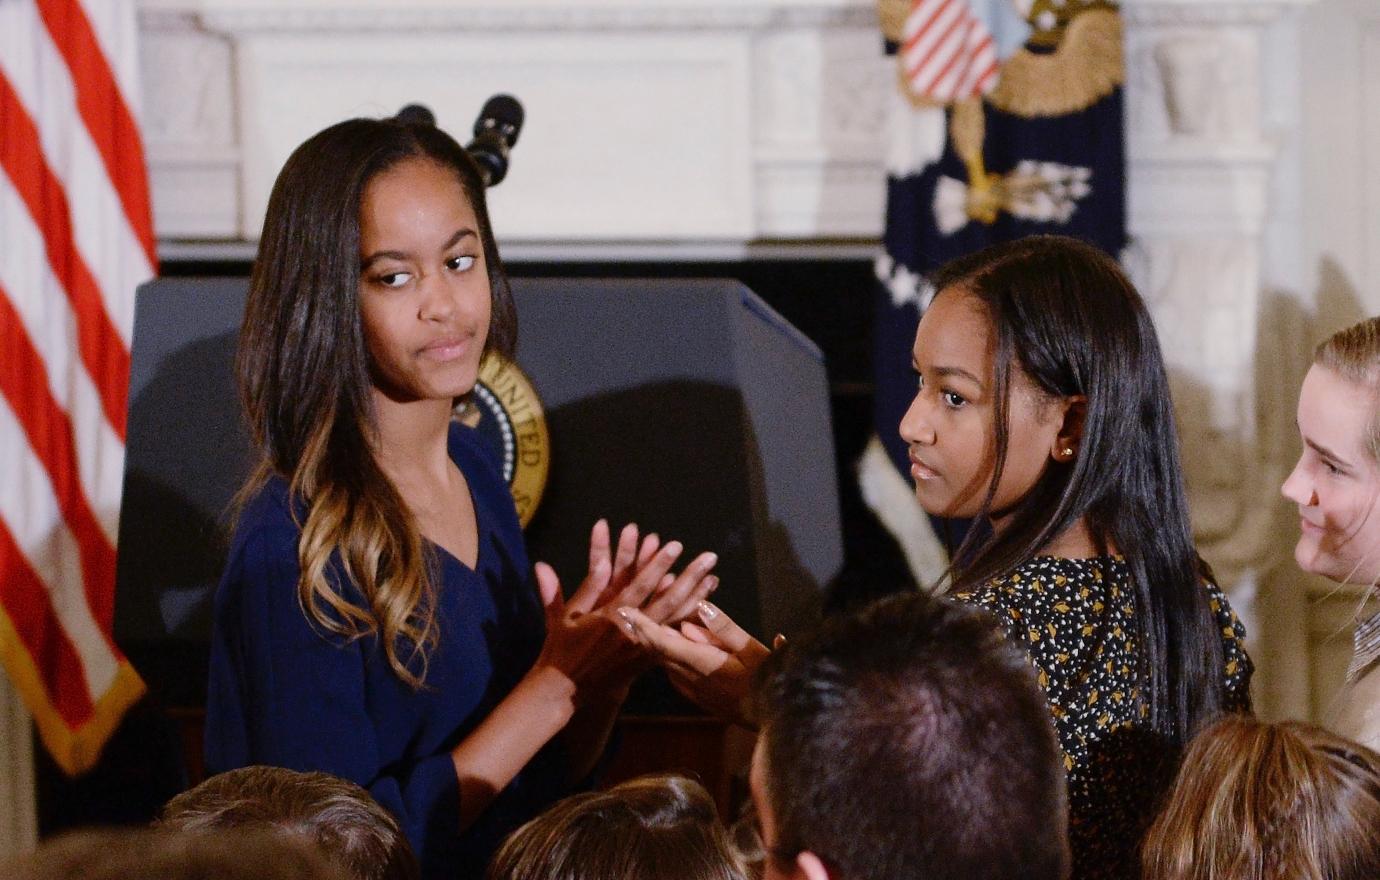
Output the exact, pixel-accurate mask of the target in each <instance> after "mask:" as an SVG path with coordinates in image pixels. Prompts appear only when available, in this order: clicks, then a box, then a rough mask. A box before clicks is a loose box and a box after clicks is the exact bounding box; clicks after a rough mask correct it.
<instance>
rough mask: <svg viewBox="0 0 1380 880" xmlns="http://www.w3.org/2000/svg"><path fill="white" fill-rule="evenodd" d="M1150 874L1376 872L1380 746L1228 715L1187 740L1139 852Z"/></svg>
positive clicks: (1219, 877) (1328, 877)
mask: <svg viewBox="0 0 1380 880" xmlns="http://www.w3.org/2000/svg"><path fill="white" fill-rule="evenodd" d="M1141 862H1142V866H1143V868H1144V876H1145V877H1146V878H1147V880H1373V878H1376V877H1380V755H1377V754H1376V753H1375V752H1373V751H1371V750H1370V749H1367V748H1366V747H1364V746H1362V745H1358V744H1357V743H1354V742H1351V741H1350V740H1347V739H1344V738H1343V737H1340V736H1337V735H1335V734H1333V733H1329V732H1328V731H1326V730H1323V729H1322V728H1320V727H1316V726H1314V725H1312V724H1305V723H1303V722H1299V721H1285V722H1279V723H1274V724H1270V723H1266V722H1264V721H1259V720H1257V719H1255V718H1251V717H1249V716H1245V715H1232V716H1227V717H1226V718H1223V719H1221V720H1220V721H1218V722H1216V723H1214V724H1213V725H1211V726H1209V727H1208V728H1206V729H1205V730H1204V731H1203V732H1202V733H1201V734H1199V735H1198V737H1197V738H1195V739H1194V740H1193V742H1192V744H1191V745H1190V746H1189V748H1188V751H1187V753H1186V754H1185V757H1184V762H1183V765H1182V766H1181V767H1180V768H1179V774H1178V777H1177V778H1176V779H1175V782H1174V787H1173V788H1172V789H1171V790H1170V792H1169V795H1168V798H1167V800H1166V806H1165V808H1164V811H1163V812H1162V813H1161V814H1160V816H1159V818H1157V819H1156V820H1155V823H1154V825H1153V826H1151V828H1150V832H1149V833H1148V834H1147V835H1146V838H1145V842H1144V845H1143V848H1142V852H1141Z"/></svg>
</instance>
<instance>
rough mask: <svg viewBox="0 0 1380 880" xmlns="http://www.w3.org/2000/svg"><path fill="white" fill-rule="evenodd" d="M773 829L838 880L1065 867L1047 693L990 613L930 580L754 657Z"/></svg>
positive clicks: (991, 876) (1061, 797)
mask: <svg viewBox="0 0 1380 880" xmlns="http://www.w3.org/2000/svg"><path fill="white" fill-rule="evenodd" d="M758 702H759V713H760V719H761V721H762V725H763V726H762V741H761V743H760V745H759V749H760V750H761V754H760V759H761V760H762V761H763V764H764V767H763V769H764V771H765V772H764V780H765V789H766V790H765V797H766V801H767V805H768V807H769V808H770V811H771V814H772V818H773V825H774V826H775V830H776V834H775V838H776V839H775V840H774V841H771V844H772V850H771V852H770V853H769V854H768V858H771V859H775V860H776V861H777V863H778V864H789V863H790V862H791V861H793V860H794V859H795V857H796V856H797V855H798V854H799V853H801V852H802V851H806V850H808V851H810V852H812V853H814V855H816V856H817V857H819V858H820V860H821V861H822V862H823V863H824V864H825V866H827V867H828V868H829V870H830V872H831V873H835V872H836V876H839V877H842V878H846V880H901V878H913V877H924V878H926V880H949V878H953V880H1012V878H1022V880H1061V878H1064V877H1065V876H1067V874H1068V870H1069V853H1068V842H1067V831H1066V827H1067V818H1066V804H1065V779H1064V768H1063V766H1062V764H1061V763H1060V757H1059V748H1058V744H1057V741H1056V739H1055V735H1054V729H1053V726H1052V724H1051V720H1050V716H1049V708H1048V706H1047V704H1046V700H1045V696H1044V694H1043V692H1042V691H1041V690H1040V688H1039V685H1038V684H1037V682H1036V680H1035V672H1034V670H1033V668H1032V667H1031V666H1030V663H1029V661H1028V660H1027V658H1026V657H1025V655H1024V653H1023V652H1022V651H1021V650H1020V648H1018V647H1016V646H1015V645H1012V644H1011V643H1009V642H1008V641H1007V640H1006V639H1005V637H1004V636H1003V635H1002V633H1001V631H1000V629H999V627H998V625H997V623H996V621H995V620H993V619H992V618H991V617H989V616H988V615H987V614H986V612H983V611H980V610H979V609H976V608H972V607H969V606H965V605H960V604H957V603H954V602H951V601H947V600H941V599H935V598H931V597H929V596H924V595H908V596H897V597H893V598H889V599H884V600H882V601H880V602H878V603H876V604H874V605H871V606H869V607H867V608H865V609H863V610H862V611H861V612H859V613H857V614H853V615H848V616H841V617H835V618H831V619H829V620H826V621H825V623H824V624H823V625H822V626H821V627H820V628H819V629H818V630H817V631H815V632H814V633H813V634H811V635H809V636H807V637H805V638H803V639H799V640H792V641H791V642H790V643H789V644H788V645H786V646H785V647H784V648H783V649H782V650H780V651H777V652H776V653H775V654H774V655H773V656H772V657H771V658H770V660H769V661H768V664H767V665H766V667H765V668H764V669H763V674H762V678H761V687H760V689H759V694H758Z"/></svg>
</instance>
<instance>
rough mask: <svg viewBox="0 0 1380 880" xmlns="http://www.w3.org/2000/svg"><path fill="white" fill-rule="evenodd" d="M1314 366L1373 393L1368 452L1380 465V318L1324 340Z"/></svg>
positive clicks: (1367, 442) (1367, 438) (1370, 319)
mask: <svg viewBox="0 0 1380 880" xmlns="http://www.w3.org/2000/svg"><path fill="white" fill-rule="evenodd" d="M1313 362H1314V363H1315V364H1317V365H1318V366H1320V367H1326V368H1327V369H1329V370H1331V371H1332V372H1334V373H1336V374H1337V375H1339V376H1341V377H1342V378H1343V379H1346V380H1347V381H1348V382H1354V383H1356V384H1357V385H1361V386H1364V387H1366V388H1369V389H1370V392H1371V397H1372V398H1374V399H1375V402H1376V404H1377V406H1376V407H1375V414H1374V415H1373V416H1372V417H1371V420H1370V427H1369V428H1368V429H1367V431H1366V437H1365V441H1366V449H1368V450H1369V451H1370V454H1371V457H1372V458H1373V459H1375V461H1377V462H1380V317H1376V318H1367V319H1366V320H1364V321H1361V322H1360V323H1359V324H1352V325H1351V326H1350V327H1347V328H1346V329H1344V330H1338V331H1337V332H1336V333H1333V334H1332V335H1331V336H1329V337H1328V338H1327V339H1324V340H1323V341H1322V343H1320V344H1319V345H1318V348H1317V351H1316V352H1314V354H1313Z"/></svg>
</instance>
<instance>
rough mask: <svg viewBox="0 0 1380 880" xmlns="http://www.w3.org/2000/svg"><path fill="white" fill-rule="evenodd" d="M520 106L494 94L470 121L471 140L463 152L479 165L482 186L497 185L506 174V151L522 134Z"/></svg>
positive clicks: (504, 96)
mask: <svg viewBox="0 0 1380 880" xmlns="http://www.w3.org/2000/svg"><path fill="white" fill-rule="evenodd" d="M522 120H523V112H522V105H521V104H519V103H518V100H517V98H514V97H513V96H512V95H494V96H493V97H492V98H490V99H489V100H487V101H485V102H484V108H483V109H482V110H480V111H479V118H478V119H476V120H475V121H474V140H472V141H470V142H469V143H468V144H466V145H465V151H466V152H467V153H469V154H470V158H471V159H473V160H474V161H475V164H477V165H478V166H479V173H480V174H481V175H483V177H484V185H485V186H498V185H499V183H501V182H502V181H503V178H504V177H505V176H506V175H507V174H508V151H509V150H511V149H512V148H513V145H514V144H516V143H517V139H518V134H519V133H520V132H521V131H522Z"/></svg>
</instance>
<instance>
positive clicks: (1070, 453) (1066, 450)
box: [1064, 446, 1073, 458]
mask: <svg viewBox="0 0 1380 880" xmlns="http://www.w3.org/2000/svg"><path fill="white" fill-rule="evenodd" d="M1064 455H1066V456H1068V457H1069V458H1073V447H1072V446H1065V447H1064Z"/></svg>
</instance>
